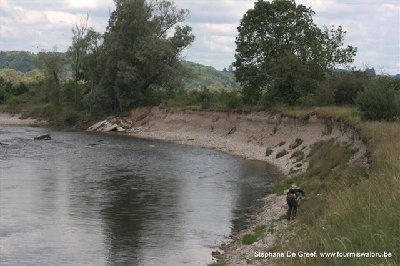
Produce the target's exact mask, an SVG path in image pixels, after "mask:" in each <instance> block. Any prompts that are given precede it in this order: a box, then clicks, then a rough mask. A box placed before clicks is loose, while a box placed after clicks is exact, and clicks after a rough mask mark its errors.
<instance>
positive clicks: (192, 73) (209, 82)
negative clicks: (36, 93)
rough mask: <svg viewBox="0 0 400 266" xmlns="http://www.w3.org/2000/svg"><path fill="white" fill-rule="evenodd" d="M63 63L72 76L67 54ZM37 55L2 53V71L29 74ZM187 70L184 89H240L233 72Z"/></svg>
mask: <svg viewBox="0 0 400 266" xmlns="http://www.w3.org/2000/svg"><path fill="white" fill-rule="evenodd" d="M59 54H60V56H61V58H62V61H63V65H64V66H63V73H64V74H65V75H67V76H68V75H72V72H71V67H70V63H69V62H68V59H67V56H66V54H65V53H59ZM36 58H37V55H36V54H35V53H32V52H26V51H0V69H4V68H10V69H15V70H18V71H20V72H22V73H27V72H29V71H32V70H33V69H35V61H36ZM183 66H184V68H185V74H186V75H185V76H186V77H185V78H184V79H183V80H184V85H185V86H184V87H185V88H186V89H194V88H203V87H210V86H211V87H217V88H232V89H238V88H239V85H238V83H236V81H235V77H234V74H233V72H229V71H219V70H216V69H215V68H213V67H210V66H204V65H202V64H197V63H193V62H189V61H183Z"/></svg>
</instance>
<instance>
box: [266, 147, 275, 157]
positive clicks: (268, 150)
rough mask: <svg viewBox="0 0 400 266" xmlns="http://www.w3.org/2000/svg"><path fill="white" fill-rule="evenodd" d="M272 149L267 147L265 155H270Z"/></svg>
mask: <svg viewBox="0 0 400 266" xmlns="http://www.w3.org/2000/svg"><path fill="white" fill-rule="evenodd" d="M273 152H274V151H273V150H272V149H271V148H267V150H266V151H265V156H267V157H268V156H270V155H271V154H272V153H273Z"/></svg>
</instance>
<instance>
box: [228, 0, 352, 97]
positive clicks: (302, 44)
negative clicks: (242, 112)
mask: <svg viewBox="0 0 400 266" xmlns="http://www.w3.org/2000/svg"><path fill="white" fill-rule="evenodd" d="M313 15H314V12H313V11H312V10H311V9H310V8H308V7H305V6H303V5H297V4H296V2H295V1H294V0H273V1H272V2H269V1H264V0H258V1H257V2H256V3H255V5H254V8H253V9H250V10H248V11H247V13H246V14H245V15H244V17H243V18H242V20H241V23H240V26H239V27H238V31H239V35H238V37H237V38H236V45H237V48H236V54H235V58H236V61H235V63H234V66H235V67H236V71H235V75H236V79H237V81H238V82H240V83H241V84H242V87H243V94H244V96H245V100H247V102H248V103H253V104H254V103H256V102H257V101H258V99H259V97H260V93H261V90H262V89H263V88H267V87H270V86H271V84H272V83H271V82H274V80H276V79H279V82H278V85H277V86H275V89H276V88H277V87H279V88H280V89H279V88H278V89H277V90H278V91H277V92H279V91H280V90H288V89H289V90H291V91H290V92H283V94H285V95H292V96H293V97H295V98H294V99H291V100H296V97H299V94H298V93H296V92H295V90H296V88H295V87H294V86H296V83H297V84H298V83H302V84H303V83H304V82H298V81H296V80H297V77H299V78H305V77H304V76H303V74H306V75H307V76H308V77H310V78H312V79H315V80H319V79H322V78H323V77H324V73H325V72H326V71H327V70H329V69H331V68H332V67H333V66H335V65H336V64H347V63H351V62H352V61H353V56H354V55H355V54H356V48H354V47H352V46H347V47H344V48H343V47H342V46H343V40H344V36H345V31H343V29H342V27H340V26H339V27H338V28H336V29H335V28H331V29H328V28H325V29H324V30H321V29H320V28H318V27H317V26H316V25H315V23H314V22H313V18H312V16H313ZM289 61H290V62H292V63H294V65H295V66H296V67H292V68H288V67H285V66H278V65H279V64H286V63H288V62H289ZM285 69H286V70H285ZM299 69H300V70H301V72H302V74H300V75H299V73H297V74H296V73H291V74H290V73H282V71H297V70H299ZM307 76H306V77H307ZM285 79H286V81H285Z"/></svg>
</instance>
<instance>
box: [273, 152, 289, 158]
mask: <svg viewBox="0 0 400 266" xmlns="http://www.w3.org/2000/svg"><path fill="white" fill-rule="evenodd" d="M287 154H289V152H288V151H287V150H281V151H279V152H278V153H277V154H276V159H278V158H281V157H283V156H285V155H287Z"/></svg>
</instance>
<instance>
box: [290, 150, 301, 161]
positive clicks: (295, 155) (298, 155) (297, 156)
mask: <svg viewBox="0 0 400 266" xmlns="http://www.w3.org/2000/svg"><path fill="white" fill-rule="evenodd" d="M304 157H305V154H304V152H303V151H302V150H300V151H299V150H297V151H295V152H293V154H292V155H291V156H290V158H294V159H295V160H296V162H300V161H302V160H303V159H304Z"/></svg>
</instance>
